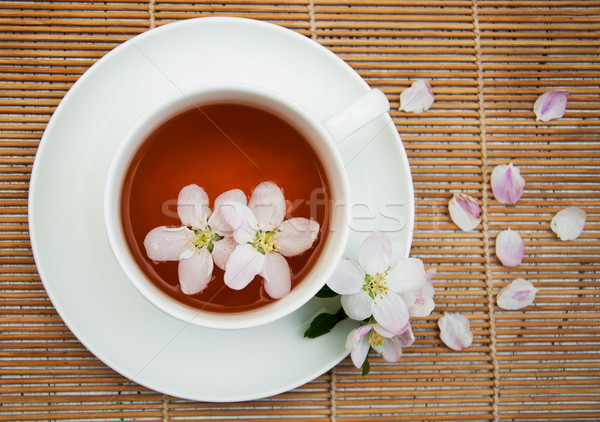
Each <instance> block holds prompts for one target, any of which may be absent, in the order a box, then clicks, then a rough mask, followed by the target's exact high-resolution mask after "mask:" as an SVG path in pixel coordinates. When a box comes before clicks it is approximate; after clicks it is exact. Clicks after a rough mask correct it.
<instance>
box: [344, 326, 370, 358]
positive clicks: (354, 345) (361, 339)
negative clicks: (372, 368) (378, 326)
mask: <svg viewBox="0 0 600 422" xmlns="http://www.w3.org/2000/svg"><path fill="white" fill-rule="evenodd" d="M372 327H373V326H372V325H361V326H360V327H357V328H355V329H353V330H352V331H350V333H349V334H348V337H346V350H348V351H349V352H350V357H351V358H352V363H353V364H354V366H356V367H357V368H360V367H362V365H363V363H364V362H365V359H366V358H367V355H368V354H369V349H370V348H371V345H370V344H369V339H368V338H367V337H366V336H367V334H369V332H370V331H371V329H372Z"/></svg>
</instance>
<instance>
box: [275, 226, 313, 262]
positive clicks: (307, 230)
mask: <svg viewBox="0 0 600 422" xmlns="http://www.w3.org/2000/svg"><path fill="white" fill-rule="evenodd" d="M319 227H320V226H319V223H317V222H316V221H313V220H309V219H308V218H302V217H296V218H290V219H289V220H286V221H284V222H283V223H281V225H280V226H279V227H278V228H277V249H278V251H279V253H281V254H282V255H285V256H296V255H299V254H301V253H302V252H305V251H307V250H308V249H310V248H311V247H312V245H313V243H314V241H315V239H316V238H317V236H318V235H319Z"/></svg>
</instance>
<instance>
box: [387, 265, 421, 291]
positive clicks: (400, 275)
mask: <svg viewBox="0 0 600 422" xmlns="http://www.w3.org/2000/svg"><path fill="white" fill-rule="evenodd" d="M386 281H387V284H388V287H389V288H390V290H392V291H393V292H397V293H402V292H408V291H411V290H415V289H419V288H420V287H422V286H423V284H425V281H426V278H425V266H423V261H421V260H420V259H418V258H405V259H402V260H400V262H398V264H397V265H396V266H395V267H394V268H392V269H391V270H390V271H389V273H388V275H387V277H386Z"/></svg>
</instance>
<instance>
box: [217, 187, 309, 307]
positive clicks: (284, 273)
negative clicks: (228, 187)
mask: <svg viewBox="0 0 600 422" xmlns="http://www.w3.org/2000/svg"><path fill="white" fill-rule="evenodd" d="M223 205H224V206H223V210H222V212H221V214H222V216H223V218H224V220H225V221H227V223H228V224H229V225H230V226H231V227H232V228H233V236H234V238H235V240H236V242H237V243H238V245H237V246H236V247H235V249H234V250H233V252H232V253H231V256H230V257H229V261H228V262H227V265H226V266H225V284H226V285H227V286H229V287H231V288H232V289H235V290H240V289H243V288H244V287H246V286H247V285H248V284H249V283H250V282H251V281H252V280H253V279H254V278H255V277H256V276H257V275H260V276H261V277H262V278H263V279H264V288H265V291H266V292H267V294H268V295H269V296H270V297H272V298H273V299H280V298H282V297H284V296H286V295H287V294H288V293H289V292H290V290H291V272H290V267H289V264H288V262H287V260H286V257H292V256H296V255H299V254H301V253H303V252H305V251H307V250H308V249H310V248H311V246H312V245H313V243H314V241H315V240H316V238H317V236H318V234H319V229H320V226H319V223H317V222H316V221H314V220H310V219H308V218H302V217H295V218H290V219H288V220H285V221H284V218H285V213H286V202H285V197H284V196H283V192H282V191H281V189H280V188H279V186H277V185H276V184H275V183H273V182H262V183H260V184H259V185H258V186H257V187H256V188H255V189H254V192H253V193H252V196H251V197H250V201H249V202H248V205H247V206H246V205H245V204H241V203H239V202H230V203H224V204H223Z"/></svg>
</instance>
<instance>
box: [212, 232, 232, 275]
mask: <svg viewBox="0 0 600 422" xmlns="http://www.w3.org/2000/svg"><path fill="white" fill-rule="evenodd" d="M213 245H214V246H213V250H212V257H213V261H215V265H216V266H217V267H219V268H220V269H222V270H223V271H225V266H226V265H227V261H229V257H230V256H231V253H232V252H233V251H234V249H235V247H236V246H237V243H236V242H235V240H234V239H233V237H230V236H228V237H224V238H223V239H221V240H219V241H217V242H215V243H214V244H213Z"/></svg>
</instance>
